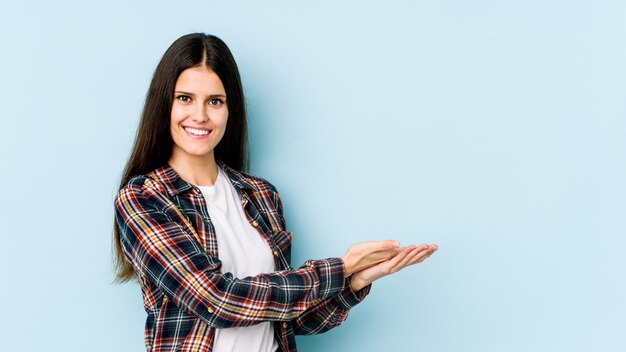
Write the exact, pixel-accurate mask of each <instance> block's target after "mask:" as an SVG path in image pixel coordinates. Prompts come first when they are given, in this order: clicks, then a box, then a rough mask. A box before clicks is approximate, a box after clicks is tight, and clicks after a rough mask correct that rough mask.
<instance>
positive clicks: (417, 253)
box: [391, 247, 427, 272]
mask: <svg viewBox="0 0 626 352" xmlns="http://www.w3.org/2000/svg"><path fill="white" fill-rule="evenodd" d="M424 251H427V250H426V249H424V248H420V247H416V248H414V249H413V250H411V252H410V253H409V254H408V255H407V256H405V257H404V258H403V259H402V260H401V261H399V262H398V263H396V264H395V265H394V266H393V268H391V271H392V272H397V271H400V270H402V268H404V267H407V266H409V265H411V263H413V262H415V260H416V259H415V258H417V257H419V256H420V255H421V254H422V253H424Z"/></svg>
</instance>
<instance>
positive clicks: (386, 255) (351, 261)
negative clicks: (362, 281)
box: [341, 240, 400, 277]
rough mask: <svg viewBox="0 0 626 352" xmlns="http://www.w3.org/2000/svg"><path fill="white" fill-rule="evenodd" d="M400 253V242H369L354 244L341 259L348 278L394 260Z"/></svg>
mask: <svg viewBox="0 0 626 352" xmlns="http://www.w3.org/2000/svg"><path fill="white" fill-rule="evenodd" d="M399 251H400V243H399V242H398V241H393V240H387V241H369V242H361V243H357V244H353V245H352V246H350V248H348V251H347V252H346V254H344V255H343V257H341V259H342V260H343V263H344V267H345V271H346V277H348V276H350V275H352V274H354V273H356V272H359V271H361V270H364V269H367V268H369V267H371V266H373V265H376V264H378V263H382V262H384V261H386V260H389V259H391V258H393V257H394V256H395V255H396V254H398V252H399Z"/></svg>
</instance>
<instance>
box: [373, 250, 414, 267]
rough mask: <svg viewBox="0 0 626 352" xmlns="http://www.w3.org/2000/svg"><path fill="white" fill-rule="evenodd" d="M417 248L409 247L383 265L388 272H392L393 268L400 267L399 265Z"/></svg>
mask: <svg viewBox="0 0 626 352" xmlns="http://www.w3.org/2000/svg"><path fill="white" fill-rule="evenodd" d="M414 249H415V248H413V246H408V247H405V248H403V249H402V251H401V252H399V253H398V254H397V255H395V256H394V257H393V258H391V259H389V260H387V261H386V262H384V263H382V264H381V265H382V266H383V267H384V268H385V269H386V270H388V271H391V268H393V267H395V266H397V265H398V263H400V262H402V261H403V260H405V258H406V257H407V256H409V255H410V254H411V252H413V250H414Z"/></svg>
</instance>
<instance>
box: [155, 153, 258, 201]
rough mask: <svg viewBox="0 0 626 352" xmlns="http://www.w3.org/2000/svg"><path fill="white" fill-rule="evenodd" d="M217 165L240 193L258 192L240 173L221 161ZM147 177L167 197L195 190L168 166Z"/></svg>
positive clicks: (248, 179)
mask: <svg viewBox="0 0 626 352" xmlns="http://www.w3.org/2000/svg"><path fill="white" fill-rule="evenodd" d="M217 164H218V165H219V166H220V167H221V168H222V170H223V171H224V174H225V175H226V176H227V177H228V179H229V180H230V183H232V184H233V186H235V187H237V188H239V189H240V190H242V191H251V192H255V191H258V190H259V189H258V187H257V186H256V185H255V184H254V183H253V182H252V180H251V179H250V178H249V177H246V176H245V175H244V174H243V173H242V172H240V171H237V170H235V169H233V168H231V167H229V166H228V165H226V164H224V163H223V162H222V161H218V162H217ZM148 176H149V177H150V178H152V179H154V180H155V181H158V182H159V183H160V184H161V185H162V186H163V187H164V188H165V191H166V192H167V194H168V195H169V196H175V195H177V194H180V193H183V192H186V191H188V190H190V189H195V186H194V185H193V184H191V183H189V182H187V181H185V180H183V179H182V178H181V177H180V176H179V175H178V173H177V172H176V171H175V170H174V169H172V167H171V166H170V165H169V164H166V165H164V166H161V167H159V168H157V169H155V170H154V171H152V172H151V173H149V174H148Z"/></svg>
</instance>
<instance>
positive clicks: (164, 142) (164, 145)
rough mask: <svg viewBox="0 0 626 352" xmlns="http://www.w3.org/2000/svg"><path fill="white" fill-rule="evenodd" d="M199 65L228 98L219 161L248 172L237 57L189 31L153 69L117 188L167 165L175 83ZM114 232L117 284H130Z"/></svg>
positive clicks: (219, 43)
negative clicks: (211, 73)
mask: <svg viewBox="0 0 626 352" xmlns="http://www.w3.org/2000/svg"><path fill="white" fill-rule="evenodd" d="M201 65H205V66H206V67H207V68H209V69H211V70H213V71H214V72H215V73H216V74H217V75H218V77H219V78H220V80H221V81H222V84H223V85H224V89H225V90H226V97H227V99H228V100H227V101H228V103H227V104H228V124H227V128H226V131H225V133H224V136H223V137H222V139H221V140H220V142H219V143H218V145H217V146H216V147H215V159H216V160H218V161H222V162H223V163H225V164H226V165H228V166H229V167H231V168H234V169H236V170H242V171H245V170H246V169H247V166H248V159H247V123H246V109H245V101H244V96H243V89H242V86H241V78H240V77H239V70H238V69H237V64H236V63H235V59H234V58H233V55H232V53H231V52H230V50H229V49H228V46H226V44H225V43H224V42H223V41H222V40H221V39H219V38H218V37H216V36H213V35H207V34H204V33H191V34H187V35H184V36H182V37H180V38H178V39H177V40H176V41H174V43H172V45H171V46H170V47H169V48H168V49H167V51H166V52H165V54H164V55H163V58H161V61H160V62H159V64H158V66H157V68H156V70H155V71H154V76H153V77H152V82H151V83H150V88H149V89H148V93H147V94H146V102H145V104H144V107H143V113H142V115H141V121H140V122H139V128H138V129H137V135H136V137H135V144H134V146H133V150H132V153H131V155H130V158H129V159H128V162H127V163H126V167H125V168H124V174H123V176H122V180H121V182H120V186H119V189H122V188H123V187H124V185H126V183H127V182H128V181H129V180H130V179H131V178H133V177H134V176H137V175H144V174H147V173H150V172H151V171H153V170H155V169H157V168H159V167H161V166H164V165H166V164H167V162H168V160H169V158H170V156H171V154H172V147H173V143H174V142H173V140H172V136H171V134H170V119H171V117H170V115H171V111H172V103H173V101H174V87H175V86H176V80H177V79H178V76H179V75H180V74H181V73H182V72H183V71H184V70H186V69H188V68H190V67H197V66H201ZM113 228H114V237H113V241H114V252H115V265H116V281H118V282H125V281H129V280H130V279H132V278H133V276H134V271H133V268H132V266H131V265H130V263H129V262H128V261H127V260H126V258H124V253H123V251H122V245H121V243H120V233H119V229H118V228H117V226H116V225H115V223H114V226H113Z"/></svg>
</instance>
